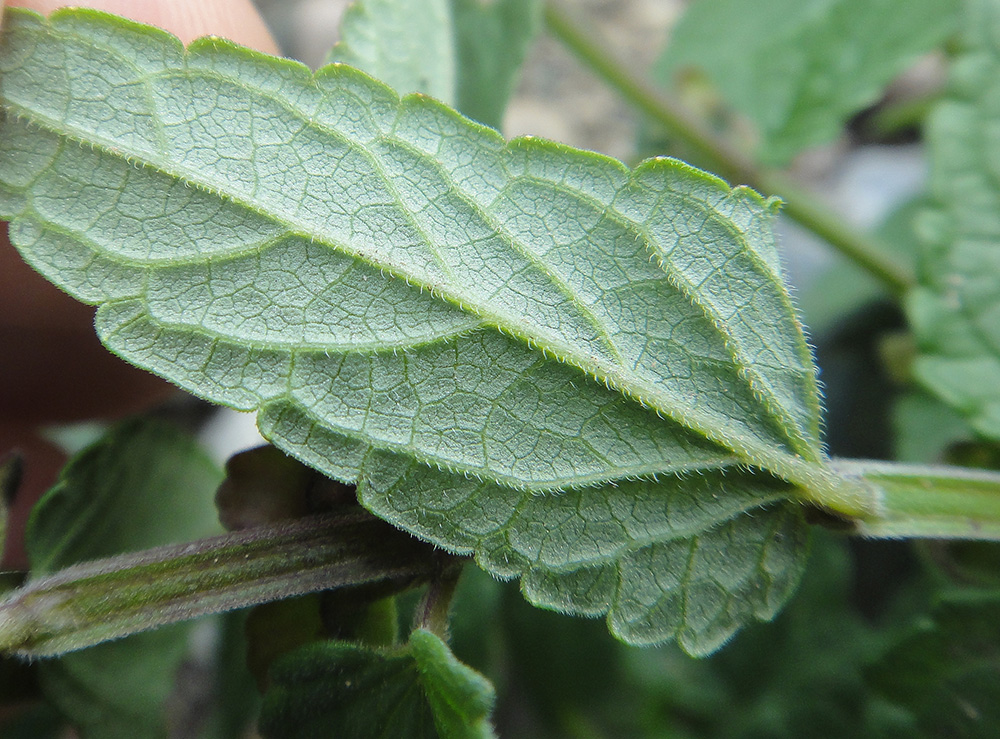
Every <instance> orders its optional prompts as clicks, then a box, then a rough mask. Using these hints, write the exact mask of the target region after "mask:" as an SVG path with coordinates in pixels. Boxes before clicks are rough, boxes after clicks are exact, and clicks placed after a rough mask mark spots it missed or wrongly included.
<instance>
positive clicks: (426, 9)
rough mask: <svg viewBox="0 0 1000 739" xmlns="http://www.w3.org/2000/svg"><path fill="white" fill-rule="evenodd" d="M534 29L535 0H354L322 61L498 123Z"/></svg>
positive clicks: (538, 22) (497, 125) (538, 14)
mask: <svg viewBox="0 0 1000 739" xmlns="http://www.w3.org/2000/svg"><path fill="white" fill-rule="evenodd" d="M540 27H541V3H540V2H539V0H355V2H353V3H352V4H351V5H350V6H349V7H348V9H347V12H346V13H345V14H344V20H343V22H342V24H341V39H340V41H339V42H338V43H337V44H336V45H335V46H334V47H333V49H331V50H330V53H329V54H328V55H327V57H326V61H328V62H342V63H345V64H350V65H351V66H353V67H357V68H358V69H360V70H362V71H363V72H367V73H368V74H370V75H371V76H373V77H376V78H378V79H379V80H381V81H382V82H384V83H385V84H387V85H389V87H391V88H392V89H393V90H395V91H396V92H398V93H400V94H406V93H410V92H421V93H425V94H428V95H431V96H432V97H435V98H437V99H438V100H440V101H442V102H445V103H448V104H449V105H453V106H454V107H455V108H457V109H458V110H460V111H461V112H462V113H464V114H465V115H467V116H469V117H470V118H472V119H473V120H476V121H478V122H480V123H484V124H486V125H488V126H492V127H494V128H500V124H501V123H502V121H503V113H504V110H505V109H506V107H507V101H508V100H509V98H510V95H511V93H512V92H513V91H514V84H515V82H516V81H517V76H518V72H519V71H520V68H521V64H522V62H523V61H524V57H525V55H526V54H527V51H528V47H529V46H530V45H531V42H532V41H533V40H534V38H535V36H536V35H537V33H538V31H539V29H540Z"/></svg>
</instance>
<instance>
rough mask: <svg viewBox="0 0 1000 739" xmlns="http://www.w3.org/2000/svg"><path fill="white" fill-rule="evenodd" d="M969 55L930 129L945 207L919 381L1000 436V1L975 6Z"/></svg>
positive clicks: (935, 240)
mask: <svg viewBox="0 0 1000 739" xmlns="http://www.w3.org/2000/svg"><path fill="white" fill-rule="evenodd" d="M967 6H968V7H967V9H966V13H965V21H964V26H963V28H964V31H963V42H964V44H965V45H966V49H965V51H964V53H963V54H962V55H961V56H960V57H959V58H958V59H957V60H956V62H955V64H954V67H953V73H952V83H951V94H950V95H949V98H948V100H946V101H945V102H943V103H941V104H940V105H939V106H938V108H937V109H936V110H935V111H934V114H933V115H932V117H931V120H930V123H929V127H928V134H927V136H928V143H929V148H930V153H931V189H932V195H933V196H934V198H935V200H936V208H935V209H934V210H932V211H929V212H928V213H927V214H926V217H925V218H924V219H923V222H922V223H921V226H922V235H923V236H924V237H925V239H926V244H925V248H924V249H923V252H922V254H921V264H920V272H919V281H920V286H919V287H918V288H917V289H916V290H914V291H913V292H912V294H911V295H910V299H909V301H908V308H909V315H910V319H911V321H912V323H913V327H914V331H915V333H916V335H917V339H918V341H919V343H920V356H919V357H918V359H917V361H916V364H915V371H916V374H917V377H918V378H919V379H920V380H921V381H922V382H923V383H924V384H925V385H926V386H927V387H928V388H930V389H931V390H932V391H933V392H934V393H936V394H937V395H938V396H939V397H940V398H941V399H943V400H944V401H945V402H946V403H948V404H949V405H950V406H952V407H953V408H955V409H956V410H958V411H959V412H960V413H962V414H963V415H964V416H965V417H966V418H968V420H969V421H970V423H972V425H973V426H974V427H975V428H976V429H978V430H979V431H981V432H982V433H985V434H988V435H990V436H992V437H994V438H997V437H1000V185H998V180H997V176H998V173H1000V139H998V138H997V134H996V120H997V116H998V115H1000V42H998V39H1000V7H998V6H997V4H996V3H993V2H988V1H987V2H982V1H980V0H973V1H972V2H969V3H967Z"/></svg>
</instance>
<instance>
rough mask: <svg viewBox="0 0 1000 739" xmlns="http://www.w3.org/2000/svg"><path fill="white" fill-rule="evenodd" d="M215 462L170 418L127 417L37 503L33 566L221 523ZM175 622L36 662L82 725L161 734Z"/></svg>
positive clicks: (30, 540)
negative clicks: (168, 421) (129, 419)
mask: <svg viewBox="0 0 1000 739" xmlns="http://www.w3.org/2000/svg"><path fill="white" fill-rule="evenodd" d="M221 479H222V474H221V471H220V470H219V469H217V468H216V467H215V465H214V464H213V463H212V462H211V461H210V460H209V459H208V457H207V456H206V455H205V454H204V453H203V452H202V451H201V450H200V449H199V448H198V447H197V445H196V444H195V443H194V441H193V440H192V439H191V438H189V437H188V436H186V435H185V434H183V433H181V432H180V431H178V430H177V429H175V428H174V427H172V426H169V425H167V424H165V423H162V422H156V421H142V420H140V421H132V422H126V423H124V424H121V425H119V426H117V427H116V428H114V429H112V430H111V431H109V432H108V434H107V435H106V436H104V437H103V438H102V439H101V440H100V441H99V442H97V443H96V444H95V445H93V446H91V447H89V448H87V449H86V450H84V451H83V452H81V453H80V454H78V455H77V456H76V457H74V458H73V459H72V460H71V461H70V463H69V464H68V465H67V467H66V468H65V469H64V471H63V473H62V475H61V476H60V479H59V482H58V483H57V484H56V485H55V487H53V488H52V489H51V490H50V491H49V492H48V493H46V495H45V496H44V497H43V498H42V499H41V500H40V501H39V503H38V504H37V505H36V506H35V508H34V510H33V512H32V515H31V518H30V520H29V522H28V529H27V532H26V540H25V544H26V547H27V551H28V556H29V560H30V562H31V568H32V576H33V577H36V576H38V575H42V574H44V573H49V572H53V571H55V570H57V569H59V568H61V567H65V566H68V565H71V564H74V563H76V562H80V561H83V560H89V559H94V558H97V557H102V556H107V555H112V554H119V553H122V552H127V551H132V550H135V549H142V548H145V547H150V546H155V545H160V544H166V543H169V542H177V541H184V540H187V539H193V538H197V537H199V536H204V535H205V534H207V533H210V532H212V531H213V530H214V529H217V527H218V523H217V522H216V516H215V508H214V506H213V505H212V494H213V493H214V491H215V487H216V486H217V485H218V484H219V482H220V480H221ZM188 632H189V629H188V626H187V625H176V626H172V627H170V628H166V629H163V630H160V631H156V632H151V633H147V634H140V635H136V636H133V637H130V638H128V639H124V640H121V641H118V642H114V643H111V644H104V645H101V646H98V647H95V648H93V649H90V650H87V651H83V652H77V653H75V654H71V655H66V656H64V657H62V658H60V659H58V660H49V661H45V662H42V663H41V664H40V665H39V669H40V680H41V684H42V688H43V690H44V692H45V694H46V695H47V696H48V698H49V700H51V701H52V702H53V703H54V704H55V705H56V706H58V707H59V709H60V710H61V711H62V712H63V713H64V714H65V715H66V717H67V718H68V719H69V720H70V721H71V722H73V723H74V724H76V725H77V727H78V728H79V730H80V732H81V735H82V736H84V737H94V738H95V739H112V738H113V737H122V738H123V739H125V738H129V739H134V738H138V737H161V736H162V737H165V736H166V735H167V734H166V707H165V705H164V701H165V700H166V698H167V696H168V695H170V693H171V692H172V690H173V689H174V680H175V679H176V671H177V668H178V667H179V665H180V662H181V659H182V658H183V657H184V654H185V653H186V651H187V648H188Z"/></svg>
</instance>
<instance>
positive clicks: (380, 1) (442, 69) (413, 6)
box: [326, 0, 458, 104]
mask: <svg viewBox="0 0 1000 739" xmlns="http://www.w3.org/2000/svg"><path fill="white" fill-rule="evenodd" d="M326 60H327V61H328V62H342V63H344V64H350V65H351V66H353V67H357V68H358V69H361V70H364V71H365V72H367V73H368V74H370V75H372V76H373V77H377V78H378V79H380V80H382V81H383V82H385V83H386V84H387V85H389V87H391V88H392V89H394V90H395V91H396V92H398V93H400V94H406V93H409V92H422V93H424V94H427V95H430V96H432V97H435V98H437V99H438V100H442V101H444V102H446V103H450V104H454V103H455V100H456V97H457V96H456V90H457V75H458V70H457V64H456V55H455V43H454V40H453V34H452V15H451V7H450V3H449V0H355V2H352V3H351V4H350V5H349V6H348V7H347V10H346V12H345V13H344V18H343V20H342V21H341V24H340V41H338V42H337V44H336V46H334V47H333V49H331V50H330V53H329V54H328V55H327V57H326Z"/></svg>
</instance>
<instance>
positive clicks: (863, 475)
mask: <svg viewBox="0 0 1000 739" xmlns="http://www.w3.org/2000/svg"><path fill="white" fill-rule="evenodd" d="M832 466H833V467H834V469H835V470H836V471H837V472H839V473H840V474H842V475H843V476H844V477H845V478H847V479H864V480H865V481H866V482H868V483H869V484H871V485H873V486H874V487H875V488H876V489H877V490H878V491H879V496H880V509H881V510H880V511H879V512H878V514H877V515H874V516H870V517H864V518H861V519H859V520H858V521H857V528H856V530H857V533H859V534H861V535H863V536H872V537H878V538H904V537H918V538H935V539H953V538H954V539H979V540H986V541H1000V473H997V472H989V471H986V470H972V469H965V468H959V467H933V466H921V465H904V464H893V463H888V462H869V461H862V460H834V462H833V463H832Z"/></svg>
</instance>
